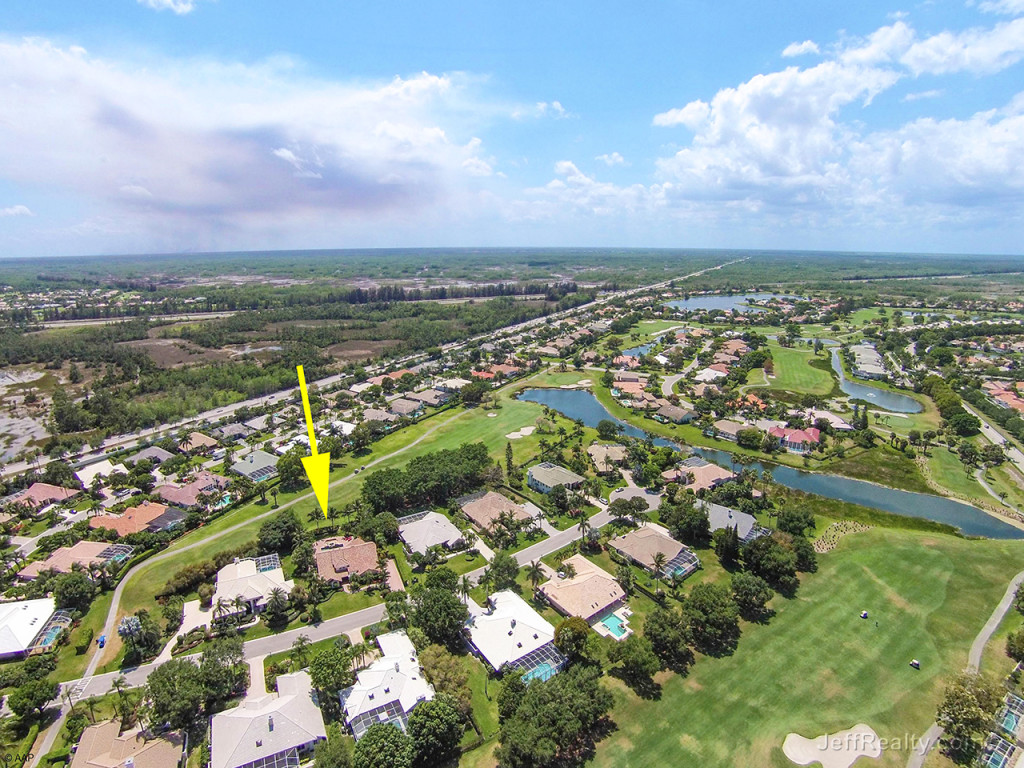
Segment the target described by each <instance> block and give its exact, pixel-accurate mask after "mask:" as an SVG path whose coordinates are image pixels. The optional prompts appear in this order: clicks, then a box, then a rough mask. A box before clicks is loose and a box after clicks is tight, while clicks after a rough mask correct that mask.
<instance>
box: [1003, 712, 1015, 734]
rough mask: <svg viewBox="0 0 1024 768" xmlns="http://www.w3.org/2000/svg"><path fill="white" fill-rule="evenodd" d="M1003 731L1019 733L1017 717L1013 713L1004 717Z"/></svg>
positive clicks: (1008, 713)
mask: <svg viewBox="0 0 1024 768" xmlns="http://www.w3.org/2000/svg"><path fill="white" fill-rule="evenodd" d="M1003 730H1005V731H1006V732H1007V733H1016V732H1017V716H1016V715H1015V714H1013V712H1007V713H1006V714H1005V715H1003Z"/></svg>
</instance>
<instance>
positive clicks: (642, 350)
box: [622, 339, 658, 357]
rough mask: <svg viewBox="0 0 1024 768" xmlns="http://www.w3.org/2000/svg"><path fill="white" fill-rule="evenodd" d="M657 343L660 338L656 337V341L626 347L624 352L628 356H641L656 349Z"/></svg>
mask: <svg viewBox="0 0 1024 768" xmlns="http://www.w3.org/2000/svg"><path fill="white" fill-rule="evenodd" d="M657 343H658V340H657V339H655V340H654V341H651V342H648V343H647V344H641V345H640V346H639V347H630V348H629V349H624V350H622V354H624V355H625V356H626V357H640V355H646V354H647V353H648V352H650V351H651V350H652V349H654V347H655V345H656V344H657Z"/></svg>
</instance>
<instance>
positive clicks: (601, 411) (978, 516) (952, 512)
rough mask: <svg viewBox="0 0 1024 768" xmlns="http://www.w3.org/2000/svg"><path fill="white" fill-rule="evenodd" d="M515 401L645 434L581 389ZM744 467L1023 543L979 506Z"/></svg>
mask: <svg viewBox="0 0 1024 768" xmlns="http://www.w3.org/2000/svg"><path fill="white" fill-rule="evenodd" d="M519 399H521V400H528V401H530V402H532V403H540V404H541V405H546V406H548V407H549V408H553V409H554V410H556V411H558V412H559V413H561V414H563V415H565V416H567V417H568V418H570V419H580V420H581V421H582V422H583V423H584V424H585V425H586V426H588V427H596V426H597V424H598V422H599V421H601V420H602V419H609V420H611V421H614V422H616V423H617V424H621V425H623V426H624V427H625V428H624V429H623V434H627V435H630V436H632V437H639V438H643V437H645V436H646V434H645V433H644V432H643V430H641V429H639V428H637V427H634V426H633V425H631V424H627V423H626V422H624V421H622V420H621V419H617V418H615V417H614V416H612V414H611V413H610V412H609V411H608V409H607V408H605V407H604V406H603V405H602V404H601V402H600V401H599V400H598V399H597V398H596V397H595V396H594V393H593V392H590V391H588V390H585V389H527V390H524V391H523V392H522V393H521V394H520V395H519ZM654 444H655V445H658V446H665V445H667V446H670V447H673V448H677V447H678V446H677V445H676V444H674V443H673V442H672V441H670V440H666V439H664V438H661V437H659V438H656V439H655V440H654ZM693 450H694V453H696V454H698V455H700V456H703V457H704V458H706V459H708V460H709V461H714V462H715V463H716V464H720V465H722V466H723V467H728V466H730V465H731V463H732V457H731V455H730V454H728V453H726V452H725V451H717V450H713V449H707V448H694V449H693ZM747 466H751V467H753V468H754V469H757V470H759V471H761V470H764V469H768V470H770V471H771V473H772V475H773V476H774V477H775V481H776V482H777V483H779V484H780V485H784V486H786V487H788V488H795V489H796V490H798V491H806V492H807V493H815V494H817V495H819V496H824V497H826V498H829V499H839V500H840V501H848V502H851V503H853V504H860V505H861V506H865V507H870V508H871V509H880V510H882V511H883V512H891V513H892V514H895V515H905V516H907V517H923V518H925V519H927V520H935V521H936V522H939V523H946V524H948V525H952V526H954V527H956V528H959V529H960V530H961V531H963V532H964V533H965V534H967V535H968V536H985V537H987V538H991V539H1024V530H1020V529H1019V528H1015V527H1013V526H1012V525H1010V524H1009V523H1006V522H1003V521H1002V520H1000V519H999V518H998V517H995V516H993V515H990V514H988V513H987V512H983V511H982V510H980V509H978V508H977V507H972V506H971V505H969V504H964V503H962V502H959V501H953V500H951V499H946V498H944V497H942V496H930V495H928V494H925V493H911V492H910V491H899V490H896V489H895V488H886V487H884V486H881V485H875V484H874V483H868V482H865V481H863V480H854V479H852V478H849V477H840V476H839V475H829V474H824V473H819V472H803V471H801V470H799V469H793V468H792V467H785V466H778V465H774V464H761V463H754V464H749V465H747Z"/></svg>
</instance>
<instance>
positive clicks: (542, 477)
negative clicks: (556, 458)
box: [526, 461, 584, 493]
mask: <svg viewBox="0 0 1024 768" xmlns="http://www.w3.org/2000/svg"><path fill="white" fill-rule="evenodd" d="M583 480H584V478H583V476H581V475H577V474H576V473H575V472H572V471H570V470H568V469H566V468H565V467H560V466H558V465H557V464H552V463H551V462H550V461H545V462H543V463H541V464H538V465H537V466H535V467H530V470H529V472H527V473H526V484H527V485H529V486H530V487H531V488H533V490H535V491H540V492H541V493H551V491H552V489H553V488H554V487H555V486H556V485H564V486H565V487H566V488H578V487H579V486H580V485H582V484H583Z"/></svg>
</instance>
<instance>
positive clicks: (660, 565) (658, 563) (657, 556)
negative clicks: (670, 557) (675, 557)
mask: <svg viewBox="0 0 1024 768" xmlns="http://www.w3.org/2000/svg"><path fill="white" fill-rule="evenodd" d="M666 561H667V558H666V557H665V553H664V552H655V553H654V557H652V558H651V562H652V563H653V565H654V583H655V585H656V586H657V587H658V589H660V588H661V575H662V574H661V572H662V571H663V570H664V568H665V563H666Z"/></svg>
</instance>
